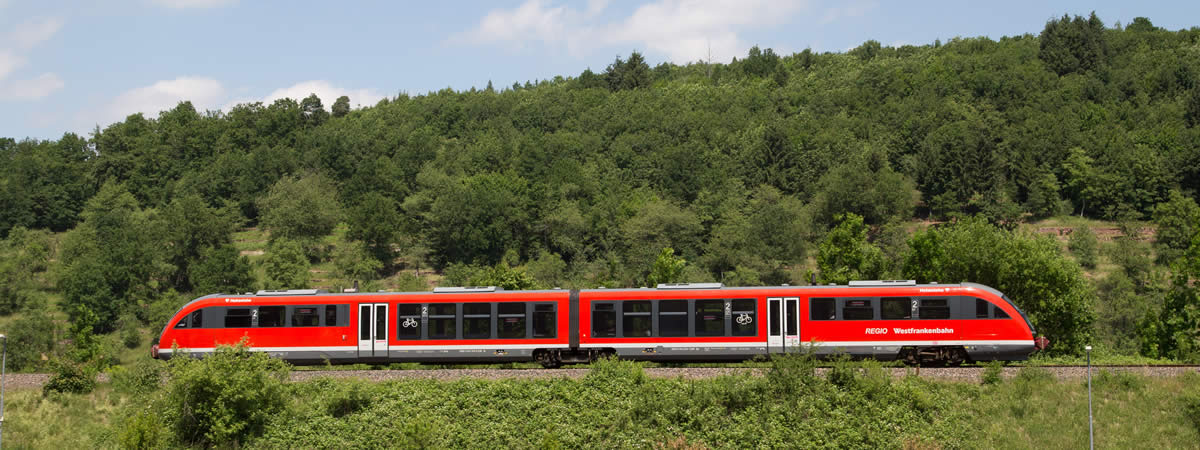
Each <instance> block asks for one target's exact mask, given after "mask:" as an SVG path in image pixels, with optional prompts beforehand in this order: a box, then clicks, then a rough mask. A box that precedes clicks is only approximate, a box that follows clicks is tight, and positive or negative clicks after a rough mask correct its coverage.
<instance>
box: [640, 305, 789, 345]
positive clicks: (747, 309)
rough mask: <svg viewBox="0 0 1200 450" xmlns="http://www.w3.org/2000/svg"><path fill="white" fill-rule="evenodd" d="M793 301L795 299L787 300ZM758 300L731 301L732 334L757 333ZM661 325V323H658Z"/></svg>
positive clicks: (752, 334) (750, 334)
mask: <svg viewBox="0 0 1200 450" xmlns="http://www.w3.org/2000/svg"><path fill="white" fill-rule="evenodd" d="M789 301H791V302H795V300H789ZM757 308H758V302H756V301H755V300H754V299H750V298H739V299H736V300H734V301H733V335H734V336H754V335H756V334H758V315H757V314H755V313H756V312H757V310H756V309H757ZM659 326H660V327H661V326H662V323H659Z"/></svg>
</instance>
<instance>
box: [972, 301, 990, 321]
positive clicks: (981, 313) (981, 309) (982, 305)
mask: <svg viewBox="0 0 1200 450" xmlns="http://www.w3.org/2000/svg"><path fill="white" fill-rule="evenodd" d="M988 304H989V303H988V301H987V300H984V299H982V298H977V299H975V318H976V319H986V318H988Z"/></svg>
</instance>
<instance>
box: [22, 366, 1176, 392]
mask: <svg viewBox="0 0 1200 450" xmlns="http://www.w3.org/2000/svg"><path fill="white" fill-rule="evenodd" d="M1038 367H1040V368H1041V369H1044V370H1046V371H1047V372H1049V373H1050V374H1051V375H1053V376H1054V377H1056V378H1058V379H1073V378H1083V377H1085V376H1087V367H1086V366H1038ZM1023 368H1024V367H1022V366H1005V367H1003V368H1002V372H1001V376H1002V377H1003V378H1011V377H1014V376H1016V375H1017V373H1018V372H1020V371H1021V370H1022V369H1023ZM987 369H988V368H987V367H920V368H917V367H885V368H883V370H885V371H888V372H889V373H891V375H892V376H894V377H903V376H907V375H917V376H922V377H926V378H935V379H942V380H948V381H965V382H978V381H980V380H982V377H983V373H984V372H985V371H987ZM589 370H590V369H585V368H584V369H571V368H567V369H409V370H303V371H293V372H292V373H291V380H292V381H307V380H312V379H316V378H324V377H328V378H358V379H363V380H368V381H388V380H403V379H437V380H457V379H462V378H472V379H485V380H488V379H491V380H496V379H512V378H530V379H536V378H559V377H565V378H583V376H584V375H587V373H588V371H589ZM767 370H768V369H766V368H747V367H654V368H646V369H644V371H645V373H646V375H647V376H651V377H659V378H677V377H682V378H689V379H693V378H712V377H718V376H722V375H738V374H750V375H756V376H761V375H762V374H764V373H766V371H767ZM816 370H817V374H819V375H823V374H824V373H825V372H826V371H828V370H829V368H826V367H821V368H817V369H816ZM1101 370H1107V371H1110V372H1128V373H1133V374H1137V375H1144V376H1152V377H1173V376H1179V375H1183V374H1185V373H1189V372H1195V373H1200V366H1198V365H1153V366H1135V365H1103V366H1101V365H1094V366H1092V373H1093V375H1095V374H1097V373H1099V372H1100V371H1101ZM49 379H50V374H45V373H10V374H7V375H6V376H5V380H4V384H5V388H7V389H40V388H41V387H42V385H43V384H45V383H46V381H47V380H49ZM98 379H99V381H100V382H105V381H108V376H107V375H106V374H101V375H99V376H98Z"/></svg>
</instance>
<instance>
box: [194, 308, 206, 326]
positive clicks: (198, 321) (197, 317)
mask: <svg viewBox="0 0 1200 450" xmlns="http://www.w3.org/2000/svg"><path fill="white" fill-rule="evenodd" d="M192 328H204V313H202V312H201V311H200V310H196V311H192Z"/></svg>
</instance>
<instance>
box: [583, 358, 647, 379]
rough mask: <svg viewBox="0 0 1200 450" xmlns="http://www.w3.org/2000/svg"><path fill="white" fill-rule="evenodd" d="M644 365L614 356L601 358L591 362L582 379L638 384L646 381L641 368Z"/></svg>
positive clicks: (644, 373)
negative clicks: (590, 366)
mask: <svg viewBox="0 0 1200 450" xmlns="http://www.w3.org/2000/svg"><path fill="white" fill-rule="evenodd" d="M644 366H645V364H644V363H639V362H634V361H625V360H621V359H618V358H616V357H611V358H601V359H600V360H598V361H596V362H594V363H592V368H591V370H589V371H588V374H587V376H586V377H585V378H584V379H585V380H587V381H588V382H589V383H622V384H628V385H638V384H642V383H645V382H646V372H645V371H644V370H642V367H644Z"/></svg>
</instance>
